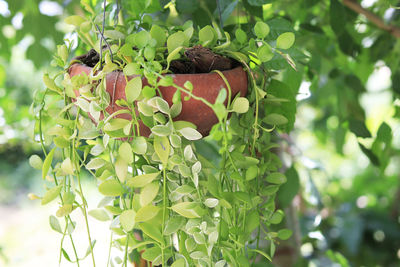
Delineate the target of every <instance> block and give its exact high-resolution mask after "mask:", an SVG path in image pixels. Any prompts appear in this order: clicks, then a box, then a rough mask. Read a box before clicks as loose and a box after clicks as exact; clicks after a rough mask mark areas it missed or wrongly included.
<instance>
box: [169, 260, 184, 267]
mask: <svg viewBox="0 0 400 267" xmlns="http://www.w3.org/2000/svg"><path fill="white" fill-rule="evenodd" d="M171 267H186V261H185V259H183V258H180V259H178V260H176V261H174V263H172V265H171Z"/></svg>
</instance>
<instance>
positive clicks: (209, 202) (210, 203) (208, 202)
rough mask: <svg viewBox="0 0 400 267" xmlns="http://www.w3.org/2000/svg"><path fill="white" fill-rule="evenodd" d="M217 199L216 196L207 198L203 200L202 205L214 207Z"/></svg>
mask: <svg viewBox="0 0 400 267" xmlns="http://www.w3.org/2000/svg"><path fill="white" fill-rule="evenodd" d="M218 203H219V201H218V199H216V198H207V199H206V200H205V201H204V205H206V206H207V207H209V208H215V207H216V206H217V205H218Z"/></svg>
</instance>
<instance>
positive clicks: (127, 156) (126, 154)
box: [118, 142, 133, 164]
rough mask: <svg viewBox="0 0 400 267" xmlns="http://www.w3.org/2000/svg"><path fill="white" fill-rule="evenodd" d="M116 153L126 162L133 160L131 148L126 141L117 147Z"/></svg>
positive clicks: (129, 162)
mask: <svg viewBox="0 0 400 267" xmlns="http://www.w3.org/2000/svg"><path fill="white" fill-rule="evenodd" d="M118 153H119V155H120V157H121V158H123V159H124V160H125V161H126V162H127V163H128V164H131V163H132V162H133V154H132V148H131V146H130V145H129V144H128V143H127V142H124V143H122V144H121V146H120V147H119V149H118Z"/></svg>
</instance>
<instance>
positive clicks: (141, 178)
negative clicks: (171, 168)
mask: <svg viewBox="0 0 400 267" xmlns="http://www.w3.org/2000/svg"><path fill="white" fill-rule="evenodd" d="M159 174H160V172H155V173H147V174H142V175H138V176H135V177H131V178H129V179H128V181H127V185H128V186H130V187H136V188H137V187H144V186H146V185H148V184H149V183H151V182H153V180H154V179H156V178H157V176H158V175H159Z"/></svg>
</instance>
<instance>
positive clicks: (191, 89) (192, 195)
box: [31, 2, 294, 266]
mask: <svg viewBox="0 0 400 267" xmlns="http://www.w3.org/2000/svg"><path fill="white" fill-rule="evenodd" d="M82 5H83V6H84V7H85V9H86V11H87V13H88V16H87V17H82V16H78V15H74V16H71V17H69V18H67V19H66V22H68V23H69V24H72V25H74V26H75V27H76V32H77V33H78V36H79V38H80V41H82V42H85V43H87V45H88V46H89V47H90V48H91V50H90V51H89V52H88V53H87V54H84V55H82V56H78V57H75V58H74V59H72V60H71V61H69V60H68V59H69V58H70V53H71V52H72V48H71V44H63V45H60V46H58V52H57V54H56V56H55V62H56V63H57V65H58V66H60V67H61V68H62V71H61V72H60V73H58V74H57V75H55V76H54V77H50V76H49V75H45V76H44V82H45V84H46V87H47V89H46V90H45V92H44V94H43V98H42V101H41V102H40V103H39V104H40V105H38V106H37V109H36V110H37V111H38V113H37V114H38V124H37V131H38V136H39V139H40V143H41V144H42V146H43V150H44V153H45V158H44V161H43V163H42V162H41V159H40V158H38V157H37V156H34V157H33V158H32V160H31V162H32V163H33V165H34V166H35V167H36V168H40V169H42V171H43V179H46V181H47V183H46V186H47V192H46V193H45V194H44V196H43V197H41V201H42V204H43V205H44V204H47V203H50V202H51V201H55V200H57V201H58V203H59V205H60V206H59V209H58V211H57V212H56V214H55V216H53V215H52V216H51V217H50V225H51V227H52V228H53V229H54V230H56V231H58V232H60V233H61V234H62V235H63V240H64V238H65V237H66V236H69V237H70V239H71V242H72V243H73V230H74V228H75V222H74V221H73V220H72V219H71V217H70V215H71V213H75V212H76V211H75V210H77V209H78V210H81V211H82V213H83V216H84V218H85V221H86V226H87V232H88V240H89V249H88V253H87V255H91V257H92V261H93V265H95V262H96V261H95V256H94V255H95V250H94V245H95V241H94V240H93V239H92V237H91V234H90V233H91V232H90V227H89V226H90V223H89V221H88V216H92V217H94V218H96V219H98V220H101V221H110V231H111V232H112V239H111V241H110V242H111V244H112V245H113V246H114V247H116V248H118V249H120V250H121V251H123V253H124V254H123V255H124V256H123V259H119V258H110V259H109V262H111V263H112V264H116V263H122V264H123V266H127V262H128V261H130V260H131V259H135V258H137V256H138V255H139V253H141V257H142V258H143V259H145V260H147V261H149V262H152V264H153V265H158V264H162V265H165V266H167V265H171V264H172V266H195V265H196V266H197V265H199V266H226V265H227V264H228V265H232V266H236V265H239V266H247V265H249V262H250V261H254V260H255V257H256V256H257V255H262V256H264V257H265V258H267V259H269V260H271V258H272V257H273V254H274V251H275V242H276V241H277V240H279V239H282V240H283V239H287V238H289V236H290V230H287V229H281V230H279V231H272V230H271V228H270V227H271V226H272V225H274V224H278V223H280V222H281V220H282V218H283V212H282V211H281V210H277V209H276V207H275V195H276V192H277V191H278V189H279V186H280V185H281V184H283V183H285V182H286V178H285V175H284V174H282V173H280V172H279V169H280V168H281V161H280V159H279V157H278V156H277V155H276V154H275V153H274V151H273V148H276V147H277V146H278V144H277V143H276V141H275V140H276V138H275V137H274V134H273V132H272V131H273V129H274V128H275V126H279V125H283V126H284V125H286V124H287V123H288V119H287V118H286V117H285V108H286V106H285V103H286V102H287V101H289V100H288V99H285V98H280V97H276V96H274V95H273V94H268V84H269V83H270V81H271V80H270V78H271V75H272V73H271V72H269V71H268V70H266V69H265V68H264V65H263V62H267V61H269V60H271V59H272V58H273V57H283V58H284V59H285V60H286V61H287V62H288V63H290V64H291V65H293V66H294V62H293V60H292V59H291V57H290V56H289V55H288V54H286V53H285V50H286V49H289V48H290V47H291V46H292V45H293V43H294V34H293V33H292V32H286V33H283V34H280V35H279V36H278V37H277V39H273V40H270V39H268V38H267V36H268V34H269V32H270V28H269V26H268V24H266V23H264V22H262V21H258V22H257V23H256V24H255V25H254V27H253V31H251V32H247V33H246V32H244V31H243V30H242V29H241V28H240V27H238V28H237V29H236V31H235V38H231V36H230V35H229V34H228V33H227V32H222V30H221V28H220V27H218V26H217V25H216V24H212V25H207V26H205V27H202V28H198V27H195V26H194V25H193V23H192V22H191V21H187V22H186V23H184V24H183V25H181V26H171V27H164V26H160V25H158V24H154V23H153V22H152V21H151V18H150V17H149V16H146V17H145V18H146V22H145V23H144V21H143V20H144V17H141V18H142V20H139V21H132V20H131V21H129V22H128V23H127V24H125V25H123V24H122V23H121V18H119V21H120V23H118V24H117V25H115V26H114V27H104V21H105V18H106V13H104V14H103V16H100V17H98V16H96V15H95V12H94V11H93V9H92V7H91V6H89V5H88V4H86V2H82ZM112 7H113V5H109V8H112ZM104 11H106V9H104ZM117 13H118V10H117ZM100 24H102V25H100ZM288 66H289V65H288ZM269 106H273V109H270V108H269ZM48 149H50V151H49V152H48ZM84 173H89V174H90V175H91V176H92V177H93V179H96V180H97V185H98V187H97V189H98V194H101V195H103V197H104V198H103V199H102V200H101V201H100V203H99V204H98V206H97V207H96V208H94V207H89V206H88V204H87V202H86V195H85V189H84V188H83V187H82V183H81V176H82V175H83V174H84ZM61 218H63V219H64V224H63V225H62V226H61V223H60V222H59V219H61ZM262 240H267V241H268V242H267V246H269V249H268V252H266V250H265V248H261V241H262ZM64 242H66V241H64ZM262 243H265V242H262ZM264 246H265V244H264ZM62 254H63V257H65V258H66V259H67V260H69V261H76V262H77V264H78V265H79V262H80V260H81V258H79V256H78V255H79V254H78V252H76V251H75V250H74V254H75V255H74V256H72V255H70V254H71V252H67V251H66V250H65V249H64V248H63V247H62ZM60 255H61V254H60ZM60 260H61V259H60Z"/></svg>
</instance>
